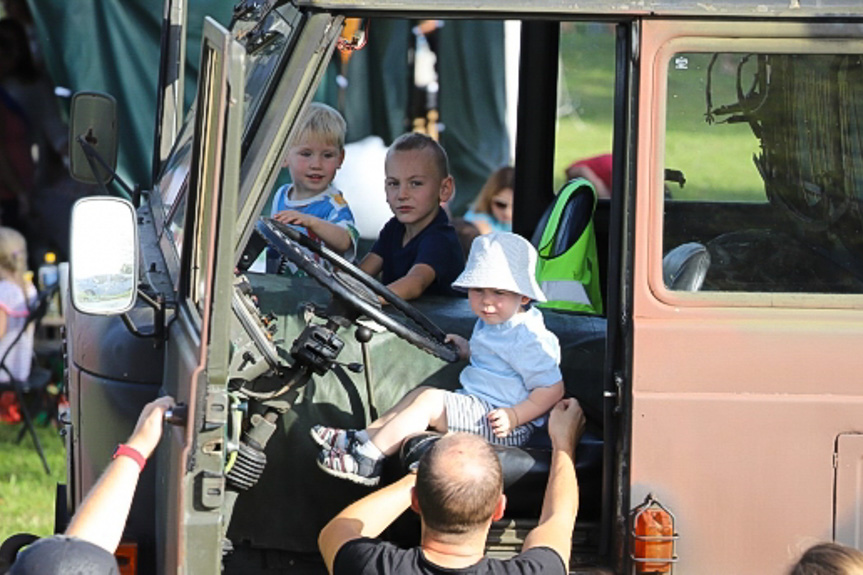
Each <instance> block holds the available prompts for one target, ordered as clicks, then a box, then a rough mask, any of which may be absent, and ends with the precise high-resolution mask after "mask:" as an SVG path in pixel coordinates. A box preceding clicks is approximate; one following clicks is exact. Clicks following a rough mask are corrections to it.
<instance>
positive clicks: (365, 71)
mask: <svg viewBox="0 0 863 575" xmlns="http://www.w3.org/2000/svg"><path fill="white" fill-rule="evenodd" d="M30 7H31V10H32V11H33V15H34V19H35V21H36V26H37V31H38V36H39V40H40V42H41V45H42V51H43V53H44V58H45V62H46V66H47V67H48V70H49V72H50V74H51V77H52V79H53V80H54V82H55V83H56V84H57V85H59V86H65V87H68V88H69V89H71V90H72V91H73V92H76V91H81V90H91V91H92V90H97V91H104V92H108V93H110V94H112V95H113V96H114V97H115V98H116V99H117V101H118V115H119V117H118V121H119V125H120V131H121V139H120V151H119V166H120V167H119V172H120V174H121V175H122V176H123V177H124V178H126V179H127V180H129V181H130V182H132V183H138V184H141V185H142V187H144V188H147V187H149V185H150V183H151V182H150V170H151V166H152V157H153V154H152V150H153V138H154V135H153V130H154V125H155V114H156V91H157V80H158V62H159V38H160V34H161V23H162V10H163V7H162V6H161V4H160V3H159V2H157V1H153V0H124V1H123V2H119V1H117V0H76V1H75V2H68V1H67V0H39V1H38V2H37V1H35V0H30ZM232 8H233V3H231V2H215V1H213V0H209V1H206V0H189V6H188V33H189V36H188V45H187V51H186V55H187V64H186V72H187V77H186V88H185V97H186V104H187V106H188V105H189V104H190V103H191V101H192V98H193V97H194V95H195V78H196V76H197V69H198V63H197V61H198V55H199V44H200V35H201V24H202V22H203V19H204V16H205V15H210V16H212V17H213V18H215V19H216V20H217V21H219V22H220V23H222V24H223V25H225V26H227V25H228V24H229V23H230V15H231V11H232ZM414 24H415V22H409V21H405V20H374V21H372V23H371V24H370V27H369V41H368V44H367V46H366V48H365V49H363V50H361V51H359V52H356V53H354V54H353V56H352V57H351V58H350V60H349V62H348V65H347V67H346V68H345V69H343V70H342V71H343V72H344V73H345V76H346V77H347V78H348V87H347V89H346V91H345V93H344V96H343V99H342V100H341V104H342V105H341V106H339V103H340V100H339V97H338V87H337V86H336V76H337V74H338V72H339V64H338V56H336V57H334V59H333V62H332V64H331V71H330V73H328V74H327V76H326V77H325V79H324V82H323V84H322V86H321V88H320V90H319V92H318V99H321V100H324V101H326V102H327V103H329V104H331V105H333V106H337V107H340V108H341V110H342V112H343V113H344V115H345V117H346V120H347V122H348V126H349V133H348V140H349V141H355V140H359V139H361V138H364V137H366V136H369V135H377V136H380V137H381V138H382V139H383V140H384V142H385V143H387V144H389V143H390V142H391V141H392V140H393V139H394V138H395V137H396V136H398V135H399V134H400V133H402V132H404V131H406V130H407V129H408V128H409V121H408V119H407V116H408V112H407V109H408V103H409V102H408V101H409V93H410V87H411V81H412V77H413V76H412V72H411V71H410V70H409V63H408V61H409V47H410V45H411V44H412V42H413V34H412V32H411V28H412V27H413V25H414ZM438 36H439V38H438V69H439V73H440V78H439V81H440V97H439V107H440V121H441V123H442V124H443V126H444V129H443V131H442V132H441V136H440V138H441V143H442V144H443V145H444V147H445V148H446V149H447V151H448V153H449V155H450V161H451V166H452V171H453V174H454V176H455V178H456V183H457V189H458V195H457V197H456V200H455V205H454V211H455V212H456V213H461V212H462V211H464V208H465V207H466V205H467V204H468V203H469V202H470V201H471V199H472V198H473V197H474V196H475V194H476V192H477V191H478V190H479V188H480V186H481V185H482V183H483V182H484V181H485V178H486V177H487V176H488V174H489V173H491V172H492V171H493V170H494V169H496V168H497V167H499V166H500V165H502V164H504V163H506V161H507V160H508V155H509V143H508V137H507V131H506V127H505V123H504V114H505V96H504V59H503V53H504V50H503V44H504V38H503V23H502V22H492V21H449V22H447V23H446V25H445V26H444V27H443V28H441V29H440V30H439V31H438Z"/></svg>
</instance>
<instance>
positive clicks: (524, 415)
mask: <svg viewBox="0 0 863 575" xmlns="http://www.w3.org/2000/svg"><path fill="white" fill-rule="evenodd" d="M562 397H563V382H562V381H559V382H557V383H555V384H554V385H550V386H548V387H538V388H536V389H534V390H533V391H531V392H530V394H529V395H528V396H527V399H525V400H524V401H522V402H521V403H517V404H515V405H514V406H512V407H510V408H509V409H510V410H512V412H513V413H514V414H515V417H516V422H515V423H514V425H513V427H515V426H517V425H524V424H525V423H527V422H529V421H533V420H534V419H536V418H537V417H540V416H541V415H545V414H546V413H548V412H549V411H550V410H551V408H552V407H554V404H555V403H557V402H558V401H560V399H561V398H562Z"/></svg>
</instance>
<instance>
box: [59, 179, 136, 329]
mask: <svg viewBox="0 0 863 575" xmlns="http://www.w3.org/2000/svg"><path fill="white" fill-rule="evenodd" d="M70 254H71V256H70V258H69V260H70V261H69V276H70V277H69V287H70V292H71V294H72V305H73V306H74V307H75V309H76V310H78V311H79V312H81V313H87V314H94V315H114V314H121V313H125V312H127V311H129V310H130V309H132V307H133V306H134V305H135V299H136V296H137V293H138V289H137V288H138V225H137V219H136V216H135V208H134V207H132V204H131V203H130V202H129V201H127V200H124V199H120V198H113V197H107V196H92V197H87V198H82V199H80V200H78V201H77V202H75V206H74V207H73V208H72V225H71V242H70Z"/></svg>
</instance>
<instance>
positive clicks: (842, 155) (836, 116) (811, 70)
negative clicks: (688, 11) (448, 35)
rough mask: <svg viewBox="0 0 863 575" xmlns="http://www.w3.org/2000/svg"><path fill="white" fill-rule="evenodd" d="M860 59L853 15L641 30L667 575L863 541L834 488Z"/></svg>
mask: <svg viewBox="0 0 863 575" xmlns="http://www.w3.org/2000/svg"><path fill="white" fill-rule="evenodd" d="M861 49H863V43H861V40H860V31H859V28H857V27H856V26H852V25H849V24H837V23H834V24H829V23H820V24H815V23H800V22H776V21H772V22H770V21H761V22H759V21H739V22H719V21H710V22H708V21H702V22H695V21H683V20H673V21H672V20H658V19H647V18H646V19H644V21H643V23H642V35H641V64H640V88H639V94H640V102H639V108H640V110H641V113H640V116H639V121H638V130H639V134H638V139H637V141H638V158H637V179H636V188H637V197H636V198H635V205H636V208H635V217H634V225H633V227H632V228H631V230H632V233H633V234H634V242H633V244H634V262H633V268H634V269H633V271H634V275H633V282H634V286H633V300H634V302H633V360H632V376H631V384H632V387H631V389H632V413H631V422H632V434H631V437H632V452H631V477H630V479H631V484H630V485H631V488H630V502H629V508H630V509H633V508H635V507H636V506H638V505H639V504H641V503H642V501H644V500H645V498H646V497H647V495H648V494H652V495H653V497H654V498H655V499H656V500H657V501H660V502H661V503H662V504H664V505H665V506H666V507H667V508H668V509H670V510H671V511H672V513H673V514H674V525H673V529H667V531H668V533H667V535H668V536H670V537H673V536H679V538H678V539H677V540H676V544H675V545H676V547H675V551H676V555H677V557H678V559H679V563H678V567H677V568H676V569H675V571H674V572H677V571H678V570H679V571H680V572H681V573H694V572H698V573H777V572H779V571H780V570H784V568H786V567H787V566H789V565H790V564H791V563H792V562H793V560H795V559H796V558H797V557H798V556H799V554H800V553H801V552H802V551H803V550H805V549H806V548H807V547H808V546H809V545H811V544H812V543H813V542H814V541H817V540H831V539H834V538H836V539H838V540H840V541H842V540H845V541H848V540H849V539H851V540H853V537H850V538H848V537H845V536H844V535H843V532H844V531H848V530H850V529H853V525H855V523H854V517H856V516H859V515H857V514H859V501H860V499H859V482H858V483H857V485H858V487H857V490H858V491H857V493H858V494H857V496H856V498H855V497H851V496H850V495H849V494H848V493H847V492H843V493H840V494H839V495H834V482H835V481H836V474H837V473H838V472H837V471H836V470H835V469H834V467H836V462H837V461H841V460H842V458H843V454H842V452H841V451H842V449H843V448H844V447H843V443H842V442H840V441H838V438H839V437H840V436H841V435H842V434H844V433H849V432H854V431H859V429H860V426H861V421H863V397H861V392H860V386H859V374H860V369H861V363H860V353H859V347H858V346H857V345H855V344H854V342H859V341H860V337H861V336H863V315H861V303H863V298H861V294H863V282H861V275H860V262H861V261H863V259H861V256H863V251H861V249H860V245H861V240H863V237H861V232H860V230H861V227H860V212H859V207H858V205H859V199H858V198H859V195H858V194H859V190H860V183H861V181H863V171H861V169H860V162H859V148H858V147H857V145H858V142H859V138H860V134H861V133H863V123H861V120H860V116H859V115H857V114H856V113H855V110H856V109H857V107H858V106H859V104H858V102H859V96H860V93H859V92H860V90H861V88H860V86H861V83H860V80H861V79H863V62H861V57H860V54H861ZM720 158H721V159H722V160H723V161H728V159H729V158H735V159H734V161H733V166H734V168H733V169H729V170H727V171H726V173H725V174H724V177H723V178H721V179H712V180H708V179H707V178H706V176H705V170H703V169H701V168H700V167H699V166H700V165H703V164H701V163H702V162H711V161H717V160H718V159H720ZM850 451H853V449H851V450H850ZM851 456H853V453H852V454H851ZM838 496H842V497H844V498H845V500H844V502H840V501H834V498H835V497H838ZM849 501H851V504H850V505H849V503H848V502H849ZM834 515H836V516H834ZM834 529H835V530H834ZM672 531H673V533H672ZM641 535H645V533H642V534H641ZM653 535H659V533H654V534H653ZM642 541H647V540H642ZM849 542H854V541H849ZM632 543H633V545H631V549H630V552H632V553H636V552H637V551H638V549H639V543H638V541H634V540H633V541H632ZM643 547H644V545H641V548H643ZM661 564H662V565H664V566H668V564H667V563H664V562H662V563H661Z"/></svg>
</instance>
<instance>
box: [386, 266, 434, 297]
mask: <svg viewBox="0 0 863 575" xmlns="http://www.w3.org/2000/svg"><path fill="white" fill-rule="evenodd" d="M434 278H435V271H434V269H433V268H432V267H431V266H429V265H426V264H416V265H414V266H413V267H412V268H411V269H410V270H409V271H408V273H407V274H405V275H404V277H401V278H399V279H397V280H396V281H394V282H391V283H390V284H389V285H387V287H388V288H390V291H392V292H393V293H394V294H396V295H397V296H399V297H400V298H402V299H405V300H410V299H415V298H418V297H419V296H421V295H422V294H423V292H424V291H425V290H426V288H427V287H429V286H430V285H431V284H432V282H433V281H434Z"/></svg>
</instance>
